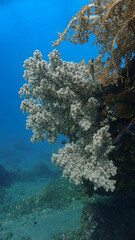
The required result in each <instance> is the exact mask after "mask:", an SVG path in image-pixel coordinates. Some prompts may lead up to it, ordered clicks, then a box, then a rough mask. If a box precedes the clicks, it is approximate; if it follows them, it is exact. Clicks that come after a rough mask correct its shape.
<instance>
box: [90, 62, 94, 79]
mask: <svg viewBox="0 0 135 240" xmlns="http://www.w3.org/2000/svg"><path fill="white" fill-rule="evenodd" d="M90 70H91V76H92V78H93V81H95V76H94V58H92V61H91V66H90Z"/></svg>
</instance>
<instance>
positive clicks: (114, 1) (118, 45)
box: [53, 0, 135, 84]
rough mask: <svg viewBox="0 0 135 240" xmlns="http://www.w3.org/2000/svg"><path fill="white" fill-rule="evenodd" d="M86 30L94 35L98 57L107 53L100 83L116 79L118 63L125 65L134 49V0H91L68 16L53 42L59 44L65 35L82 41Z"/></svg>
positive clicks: (118, 68) (72, 40) (86, 32)
mask: <svg viewBox="0 0 135 240" xmlns="http://www.w3.org/2000/svg"><path fill="white" fill-rule="evenodd" d="M71 29H72V30H73V31H74V34H73V35H72V36H71V34H70V30H71ZM90 34H94V35H95V36H96V40H95V42H96V44H98V45H99V47H100V51H99V52H100V54H102V57H104V56H105V54H108V57H107V60H106V61H105V67H104V68H102V69H101V70H100V72H99V76H98V79H99V80H100V82H101V83H102V84H106V83H107V84H108V83H111V82H116V79H117V78H118V76H120V72H121V70H120V67H121V64H123V63H124V64H125V65H127V64H128V62H129V61H130V60H131V58H132V57H133V56H134V53H135V1H131V0H103V1H101V0H93V1H92V2H91V3H90V4H88V5H86V6H84V7H83V8H82V9H81V10H80V12H79V13H78V14H76V17H73V18H72V20H71V21H70V23H69V25H68V26H67V28H66V30H65V31H64V32H63V33H62V34H60V33H59V39H58V40H57V41H56V42H54V43H53V46H57V45H59V44H60V42H61V41H63V40H65V39H66V36H67V37H68V38H69V39H70V41H71V42H72V43H75V44H76V43H81V44H82V43H85V42H88V40H89V37H90Z"/></svg>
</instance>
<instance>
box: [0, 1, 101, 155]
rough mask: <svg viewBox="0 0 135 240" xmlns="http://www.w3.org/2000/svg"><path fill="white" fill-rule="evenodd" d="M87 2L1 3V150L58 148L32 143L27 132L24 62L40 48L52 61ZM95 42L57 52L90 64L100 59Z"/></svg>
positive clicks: (67, 47) (65, 45)
mask: <svg viewBox="0 0 135 240" xmlns="http://www.w3.org/2000/svg"><path fill="white" fill-rule="evenodd" d="M86 3H88V1H87V0H83V1H82V0H80V1H78V0H11V1H10V0H1V1H0V69H1V70H0V72H1V78H0V103H1V108H0V149H2V148H3V147H5V148H6V146H7V148H9V147H8V146H9V145H10V146H11V145H15V144H14V143H15V142H16V141H19V142H20V143H21V142H22V144H23V142H24V143H28V144H29V145H31V147H32V149H34V151H36V150H37V151H38V150H39V151H40V149H41V148H43V149H46V148H47V150H48V149H51V148H54V146H53V147H52V146H50V145H49V144H48V143H47V141H46V142H44V143H36V144H35V145H34V146H33V144H32V143H30V137H31V134H32V133H31V131H30V130H29V131H27V130H26V123H25V120H26V115H24V114H23V113H22V111H21V110H20V103H21V99H20V98H19V95H18V91H19V89H20V87H21V86H22V85H23V83H24V79H23V77H22V76H23V71H24V69H23V62H24V60H25V59H26V58H29V57H30V56H32V55H33V52H34V51H35V50H37V49H39V50H40V51H41V52H42V55H43V59H45V60H47V61H48V57H47V55H48V54H49V52H50V51H52V50H53V48H52V47H51V46H52V41H55V40H56V39H57V38H58V32H62V31H63V30H64V29H65V28H66V26H67V24H68V22H69V21H70V20H71V18H72V16H75V14H76V13H77V12H78V11H79V9H80V8H81V7H82V6H83V5H85V4H86ZM92 41H93V38H92V39H91V41H89V43H87V44H84V45H80V44H79V45H73V44H71V43H70V42H69V41H68V40H67V41H66V42H65V41H64V42H62V43H61V45H60V46H58V47H57V49H58V50H59V51H60V53H61V55H62V59H63V60H66V61H74V62H80V61H81V60H82V59H85V61H86V62H87V61H88V60H90V59H91V58H92V57H93V56H94V57H95V56H97V49H96V48H91V43H92ZM60 140H61V138H60ZM13 148H14V150H15V149H16V147H13ZM17 150H18V149H17Z"/></svg>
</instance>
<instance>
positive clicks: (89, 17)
mask: <svg viewBox="0 0 135 240" xmlns="http://www.w3.org/2000/svg"><path fill="white" fill-rule="evenodd" d="M133 9H135V2H134V1H127V0H126V1H124V0H123V1H120V0H112V1H107V0H103V1H99V0H95V1H92V2H91V3H90V4H88V5H86V6H85V7H83V8H82V9H81V10H80V12H79V13H78V14H77V15H76V17H73V18H72V20H71V21H70V23H69V25H68V26H67V28H66V30H65V31H64V33H62V34H60V33H59V36H60V38H59V39H58V40H57V41H56V42H55V43H54V44H53V45H54V46H57V45H58V44H60V42H61V41H62V40H65V39H66V37H68V38H69V39H70V40H71V41H72V42H73V43H85V42H88V40H89V35H90V33H91V32H92V33H93V34H95V35H96V37H97V38H96V43H97V44H99V45H100V46H101V48H100V53H101V55H100V56H99V57H98V58H97V59H96V60H95V62H94V63H93V61H89V63H88V64H87V65H85V62H84V60H83V61H82V62H81V63H74V62H66V61H63V60H62V59H61V58H60V56H61V55H60V53H59V52H58V51H57V50H56V49H54V50H53V52H51V53H50V54H49V55H48V57H49V63H47V62H46V61H44V60H42V55H41V53H40V52H39V51H38V50H37V51H35V52H34V55H33V57H30V58H29V59H27V60H26V61H25V62H24V67H25V68H26V70H25V72H24V78H25V80H26V81H27V83H26V84H24V85H23V87H22V88H21V89H20V92H19V93H20V96H21V97H23V98H24V100H23V101H22V103H21V109H22V110H23V112H27V113H28V114H29V115H28V117H27V129H32V130H33V133H34V134H33V136H32V139H31V140H32V141H33V142H36V141H44V139H48V141H49V142H50V143H56V141H57V135H58V134H61V135H63V136H65V137H67V138H68V142H67V143H66V144H65V146H64V148H62V149H59V151H58V154H53V155H52V161H53V162H54V163H56V164H57V165H59V166H60V168H61V169H62V170H63V176H67V177H68V178H69V179H70V180H71V181H74V182H75V183H76V184H80V183H83V181H84V180H86V181H87V180H88V181H89V182H91V183H92V184H93V187H94V189H95V190H96V189H98V188H101V187H102V188H103V189H105V191H109V190H110V191H114V190H115V186H116V184H115V183H116V176H117V172H119V173H121V168H122V169H123V172H124V171H127V167H128V164H127V163H126V164H123V165H122V164H121V162H122V161H123V160H122V161H119V160H118V156H117V152H119V151H120V152H121V149H120V148H121V146H123V145H124V144H126V140H125V139H128V140H129V139H130V143H131V144H130V146H129V147H128V149H126V151H128V153H129V162H130V164H129V165H131V162H132V164H133V166H134V163H133V161H132V160H133V158H134V155H133V152H132V147H131V146H133V145H134V143H133V142H134V138H133V136H134V130H135V127H134V125H135V124H134V122H135V121H134V102H135V97H134V96H135V94H134V93H135V87H134V86H135V79H134V73H133V71H132V69H133V67H132V65H131V66H130V67H129V65H128V64H129V63H130V61H131V59H132V58H133V57H134V50H135V49H134V46H135V36H134V33H135V24H133V23H134V22H135V14H134V11H133ZM112 26H113V27H112ZM70 28H72V30H73V31H74V35H73V36H71V35H70V33H69V31H70ZM129 38H130V41H129ZM106 53H107V54H108V55H109V57H108V58H107V61H106V62H102V57H104V56H105V54H106ZM123 60H124V61H125V62H124V63H125V66H126V67H125V72H124V74H123V73H122V70H121V63H122V61H123ZM118 79H119V81H118ZM121 99H122V100H121ZM122 101H125V102H122ZM125 103H126V105H127V106H126V105H125ZM123 106H125V107H126V108H125V109H126V110H125V109H124V107H123ZM124 129H126V130H124ZM121 136H122V137H121ZM119 141H121V144H120V146H119V144H117V142H119ZM123 149H124V148H123ZM131 152H132V154H130V153H131ZM113 153H114V155H113ZM112 158H113V159H112ZM120 158H121V159H123V158H124V156H123V155H119V159H120ZM119 162H120V164H119ZM124 167H125V169H124ZM134 169H135V168H134ZM128 174H130V171H129V172H128ZM121 176H122V174H120V177H121ZM124 176H125V175H124ZM122 178H123V176H122ZM119 181H121V184H120V185H121V186H122V182H124V180H120V178H119Z"/></svg>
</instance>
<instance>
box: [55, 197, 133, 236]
mask: <svg viewBox="0 0 135 240" xmlns="http://www.w3.org/2000/svg"><path fill="white" fill-rule="evenodd" d="M134 198H135V196H133V197H132V198H128V199H126V198H125V199H123V198H121V197H120V198H119V197H101V198H100V197H99V199H98V201H97V202H95V203H89V204H87V205H86V206H85V207H84V208H83V211H82V217H81V229H79V230H78V231H76V232H75V231H73V232H67V233H60V234H58V235H56V236H54V238H53V240H62V239H64V240H73V239H74V240H127V239H128V240H134V236H135V227H134V226H135V205H134Z"/></svg>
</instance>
